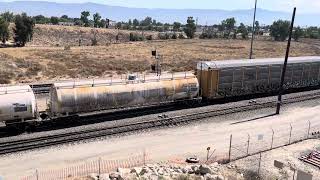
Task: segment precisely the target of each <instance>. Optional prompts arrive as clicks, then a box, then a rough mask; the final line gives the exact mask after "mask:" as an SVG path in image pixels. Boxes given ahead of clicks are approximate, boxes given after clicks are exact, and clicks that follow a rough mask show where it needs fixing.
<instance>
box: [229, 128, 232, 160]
mask: <svg viewBox="0 0 320 180" xmlns="http://www.w3.org/2000/svg"><path fill="white" fill-rule="evenodd" d="M231 146H232V134H231V135H230V145H229V162H231V148H232V147H231Z"/></svg>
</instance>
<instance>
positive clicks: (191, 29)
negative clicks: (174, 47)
mask: <svg viewBox="0 0 320 180" xmlns="http://www.w3.org/2000/svg"><path fill="white" fill-rule="evenodd" d="M196 29H197V27H196V24H195V21H194V19H193V17H188V20H187V24H186V27H185V28H184V32H185V33H186V35H187V37H188V38H190V39H193V38H194V34H195V33H196Z"/></svg>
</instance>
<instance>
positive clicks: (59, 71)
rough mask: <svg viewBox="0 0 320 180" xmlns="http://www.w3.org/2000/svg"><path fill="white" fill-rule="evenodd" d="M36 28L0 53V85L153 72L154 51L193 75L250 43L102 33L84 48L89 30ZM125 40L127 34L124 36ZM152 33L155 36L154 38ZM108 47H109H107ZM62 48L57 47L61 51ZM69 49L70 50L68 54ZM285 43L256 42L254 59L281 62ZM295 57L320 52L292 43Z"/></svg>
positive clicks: (244, 51)
mask: <svg viewBox="0 0 320 180" xmlns="http://www.w3.org/2000/svg"><path fill="white" fill-rule="evenodd" d="M72 28H73V27H63V28H58V27H56V26H50V27H49V26H45V27H44V28H42V26H37V29H38V30H36V33H35V35H34V40H33V41H32V42H31V43H30V44H28V46H29V47H23V48H2V49H0V59H1V61H0V84H1V83H19V82H20V83H22V82H24V83H27V82H39V81H47V80H57V79H70V78H97V77H108V78H109V77H110V76H111V75H116V74H123V73H130V72H150V65H151V64H152V63H154V58H153V57H152V56H151V51H152V50H154V49H157V51H158V52H159V53H160V54H161V55H162V65H163V70H164V71H174V72H177V71H187V70H194V68H195V65H196V63H197V62H198V61H201V60H227V59H239V58H248V54H249V48H250V41H248V40H225V39H212V40H201V39H193V40H189V39H184V40H164V41H161V40H154V41H141V42H126V41H127V39H125V38H124V39H123V41H122V42H121V43H112V44H110V43H108V42H109V41H108V40H109V37H113V36H114V30H98V31H99V33H98V36H99V38H98V43H100V44H101V45H100V46H80V47H79V46H77V43H78V42H77V40H78V35H77V32H80V34H81V37H82V39H83V41H82V44H83V45H85V44H87V45H88V44H90V32H91V28H80V31H79V29H77V31H72V30H71V29H72ZM122 33H123V34H124V35H123V37H126V36H127V35H128V33H129V32H127V31H123V32H122ZM150 33H152V32H150ZM106 42H107V43H106ZM57 45H59V47H58V46H57ZM65 45H76V46H72V47H71V49H70V50H68V49H65V48H64V46H65ZM285 49H286V42H273V41H262V40H258V41H256V42H255V47H254V56H255V57H256V58H264V57H283V56H284V53H285ZM291 50H292V51H291V54H290V55H291V56H306V55H319V54H320V50H319V46H315V45H312V43H309V42H306V43H305V42H293V44H292V47H291Z"/></svg>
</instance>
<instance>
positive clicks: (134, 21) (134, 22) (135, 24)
mask: <svg viewBox="0 0 320 180" xmlns="http://www.w3.org/2000/svg"><path fill="white" fill-rule="evenodd" d="M132 24H133V26H135V27H136V26H139V24H140V23H139V20H138V19H134V20H133V22H132Z"/></svg>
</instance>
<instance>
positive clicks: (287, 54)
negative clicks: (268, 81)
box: [276, 7, 297, 115]
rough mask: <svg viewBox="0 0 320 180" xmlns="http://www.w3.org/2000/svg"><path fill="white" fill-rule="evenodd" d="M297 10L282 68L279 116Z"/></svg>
mask: <svg viewBox="0 0 320 180" xmlns="http://www.w3.org/2000/svg"><path fill="white" fill-rule="evenodd" d="M296 9H297V8H296V7H295V8H294V9H293V14H292V20H291V26H290V31H289V39H288V45H287V51H286V57H285V59H284V64H283V67H282V75H281V81H280V87H279V95H278V102H277V110H276V114H277V115H278V114H280V108H281V103H282V94H283V84H284V80H285V75H286V70H287V64H288V58H289V53H290V45H291V38H292V31H293V26H294V20H295V17H296Z"/></svg>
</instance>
